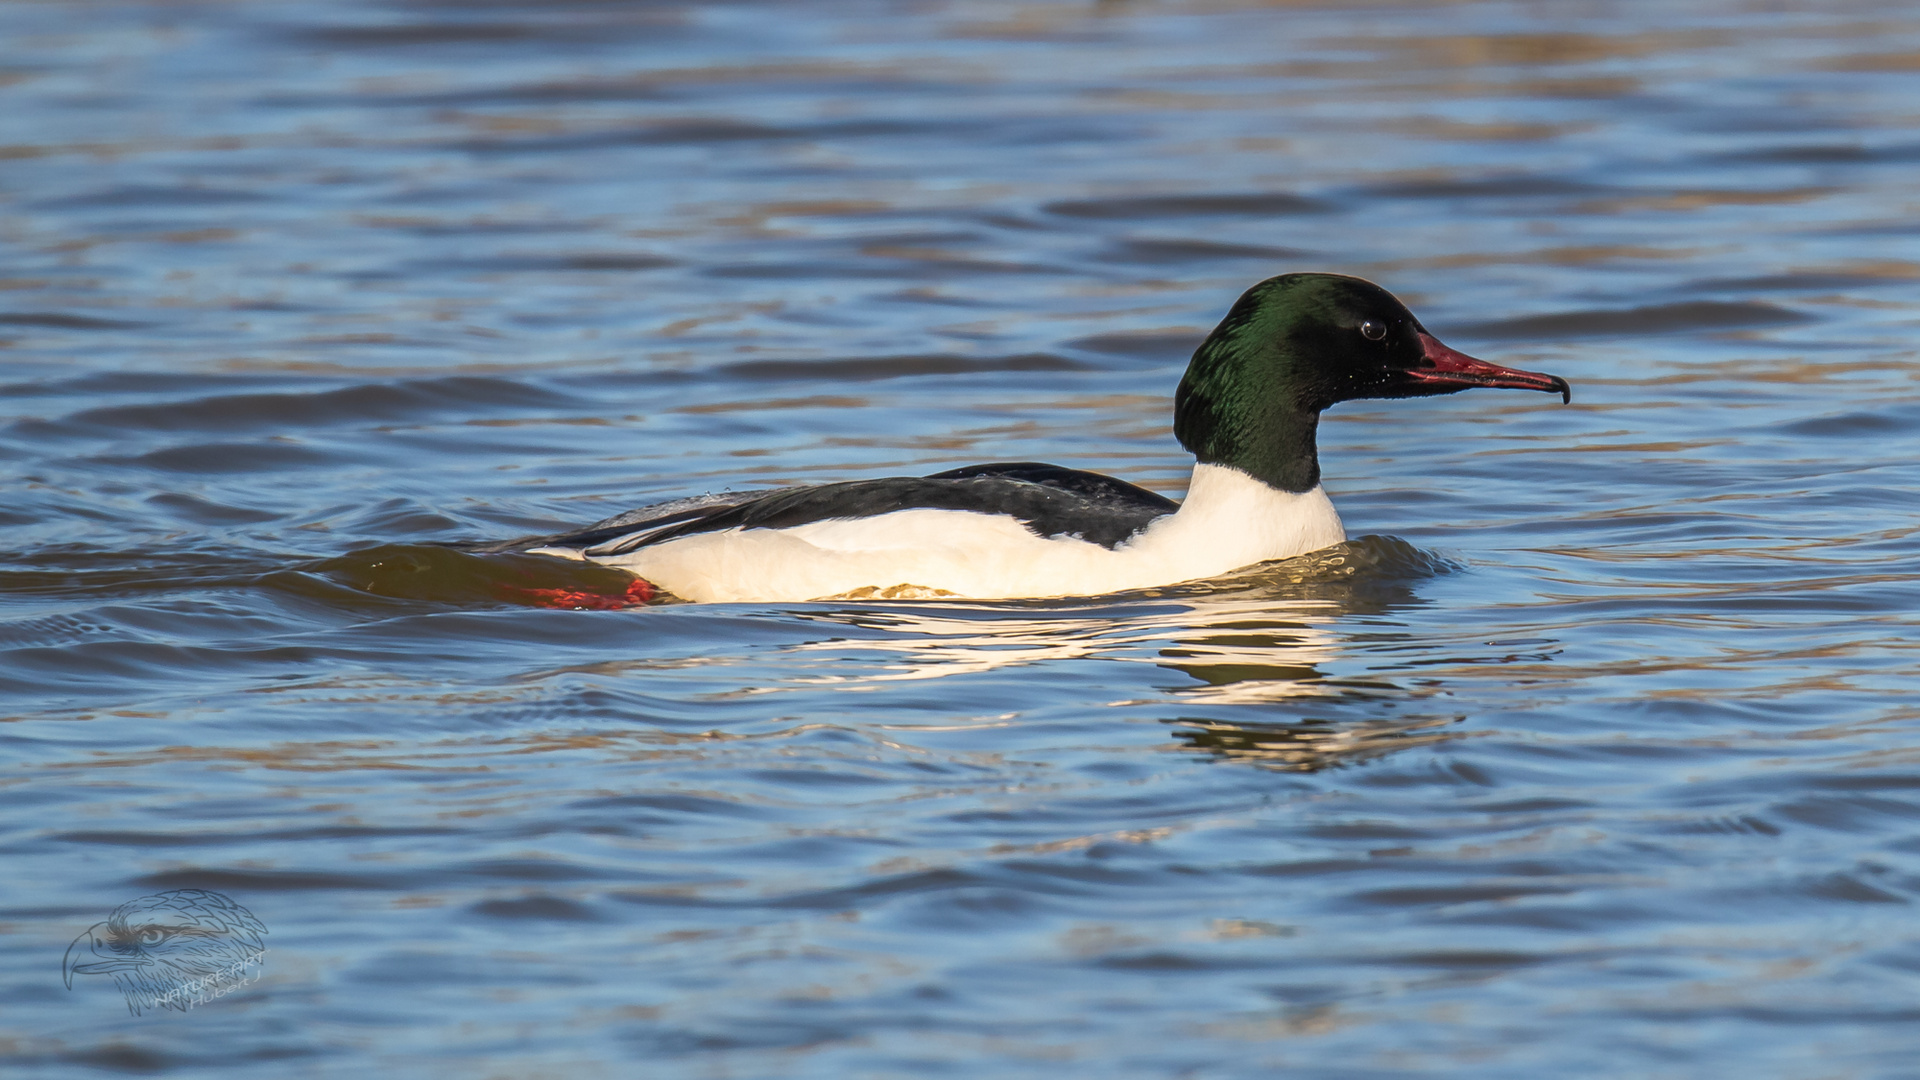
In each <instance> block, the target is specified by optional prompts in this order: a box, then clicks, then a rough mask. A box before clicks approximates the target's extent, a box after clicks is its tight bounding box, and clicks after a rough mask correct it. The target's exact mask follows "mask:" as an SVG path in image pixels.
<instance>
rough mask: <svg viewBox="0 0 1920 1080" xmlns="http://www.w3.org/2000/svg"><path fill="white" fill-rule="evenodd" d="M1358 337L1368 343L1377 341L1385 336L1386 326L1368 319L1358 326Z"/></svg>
mask: <svg viewBox="0 0 1920 1080" xmlns="http://www.w3.org/2000/svg"><path fill="white" fill-rule="evenodd" d="M1360 336H1361V337H1363V338H1366V339H1367V340H1368V341H1379V340H1380V339H1381V338H1383V337H1386V336H1387V324H1386V323H1379V322H1374V321H1373V320H1372V319H1368V320H1366V321H1365V322H1362V323H1361V324H1360Z"/></svg>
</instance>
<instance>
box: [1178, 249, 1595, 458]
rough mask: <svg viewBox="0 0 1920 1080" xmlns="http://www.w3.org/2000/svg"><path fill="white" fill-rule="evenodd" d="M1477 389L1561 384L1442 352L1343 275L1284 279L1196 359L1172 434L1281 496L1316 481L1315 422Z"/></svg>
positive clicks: (1252, 298) (1271, 283) (1391, 303)
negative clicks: (1335, 410)
mask: <svg viewBox="0 0 1920 1080" xmlns="http://www.w3.org/2000/svg"><path fill="white" fill-rule="evenodd" d="M1476 386H1490V387H1510V388H1513V389H1518V390H1544V391H1548V392H1550V393H1557V394H1559V395H1561V398H1562V400H1571V397H1572V391H1571V390H1570V389H1569V388H1568V386H1567V382H1566V380H1565V379H1562V378H1560V377H1559V376H1557V375H1543V374H1539V373H1537V372H1531V371H1519V370H1516V369H1513V368H1506V367H1501V366H1500V365H1498V364H1489V363H1487V362H1485V361H1483V360H1476V359H1474V358H1473V357H1471V356H1468V355H1466V354H1465V353H1460V352H1455V351H1454V350H1452V349H1450V348H1448V347H1447V346H1445V345H1443V344H1441V343H1440V342H1439V340H1438V339H1436V338H1435V337H1434V336H1433V335H1432V334H1429V333H1427V330H1426V327H1424V326H1421V325H1420V320H1419V319H1416V318H1414V316H1413V313H1412V312H1411V311H1408V310H1407V308H1406V305H1405V304H1402V303H1401V302H1400V301H1398V300H1396V299H1394V297H1393V294H1392V293H1389V292H1387V291H1386V290H1385V289H1383V288H1381V287H1380V286H1378V285H1375V284H1374V283H1373V282H1371V281H1366V280H1363V279H1361V278H1356V277H1347V276H1344V275H1341V274H1282V275H1281V276H1279V277H1274V278H1268V279H1267V280H1265V281H1262V282H1261V283H1259V284H1258V285H1255V286H1254V287H1253V288H1251V289H1248V290H1247V291H1246V293H1245V294H1243V295H1242V296H1241V297H1240V299H1239V301H1238V302H1236V303H1235V304H1234V305H1233V308H1232V310H1230V311H1228V312H1227V317H1226V318H1224V319H1222V320H1221V321H1220V325H1219V326H1216V327H1214V329H1213V333H1211V334H1208V335H1207V339H1206V340H1205V341H1203V342H1201V343H1200V348H1199V349H1197V350H1195V352H1194V354H1193V361H1192V363H1190V364H1189V365H1188V366H1187V374H1186V377H1185V378H1183V379H1181V380H1180V389H1179V391H1178V392H1177V393H1176V394H1175V396H1174V410H1173V431H1174V435H1175V436H1177V437H1178V438H1179V440H1180V444H1181V445H1182V446H1185V447H1186V448H1187V449H1188V450H1190V451H1192V453H1193V455H1194V456H1195V457H1196V458H1198V459H1199V460H1200V461H1202V462H1204V463H1207V464H1217V465H1229V466H1232V467H1234V468H1237V469H1241V470H1243V471H1245V472H1247V473H1250V474H1252V475H1253V476H1256V477H1258V478H1259V479H1261V480H1264V481H1266V482H1267V483H1269V484H1272V485H1274V486H1275V487H1278V488H1282V489H1284V490H1287V491H1308V490H1311V489H1312V488H1313V487H1314V486H1315V485H1316V484H1318V483H1319V482H1320V462H1319V459H1318V455H1317V454H1316V452H1315V447H1314V429H1315V427H1316V426H1317V425H1318V422H1319V414H1320V411H1321V410H1323V409H1326V408H1328V407H1329V406H1332V405H1334V404H1336V403H1337V402H1342V401H1351V400H1353V399H1355V398H1406V397H1430V396H1432V395H1435V394H1452V393H1457V392H1459V391H1461V390H1469V389H1472V388H1474V387H1476Z"/></svg>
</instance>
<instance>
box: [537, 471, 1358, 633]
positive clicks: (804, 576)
mask: <svg viewBox="0 0 1920 1080" xmlns="http://www.w3.org/2000/svg"><path fill="white" fill-rule="evenodd" d="M1346 538H1347V534H1346V531H1345V530H1344V529H1342V528H1341V526H1340V515H1339V514H1338V513H1336V512H1335V511H1334V509H1333V503H1332V501H1330V500H1329V499H1328V498H1327V495H1326V492H1324V491H1322V490H1321V489H1320V488H1318V487H1316V488H1314V489H1313V490H1312V491H1308V492H1304V493H1301V494H1294V493H1293V492H1288V491H1281V490H1279V489H1277V488H1274V487H1271V486H1269V485H1267V484H1265V483H1262V482H1261V481H1259V480H1255V479H1254V478H1253V477H1251V476H1248V475H1247V474H1246V473H1243V472H1241V471H1240V470H1238V469H1234V468H1229V467H1227V466H1224V465H1195V466H1194V469H1193V482H1192V483H1191V484H1190V485H1189V486H1188V488H1187V499H1186V501H1185V502H1183V503H1181V504H1180V509H1179V510H1178V511H1177V512H1175V513H1171V514H1168V515H1166V516H1164V517H1161V518H1157V519H1155V520H1154V522H1153V523H1152V524H1150V525H1148V526H1147V527H1146V528H1145V529H1143V530H1142V531H1141V532H1140V533H1139V534H1137V535H1135V536H1134V537H1133V538H1132V539H1131V540H1129V541H1128V542H1127V543H1125V544H1122V545H1120V546H1119V547H1117V548H1112V549H1109V548H1104V547H1101V546H1100V545H1099V544H1093V543H1088V542H1087V541H1085V540H1079V539H1074V538H1070V537H1063V538H1060V539H1051V540H1050V539H1047V538H1045V537H1041V536H1036V535H1034V534H1033V532H1032V531H1031V530H1029V529H1028V528H1027V527H1026V526H1025V525H1023V524H1021V522H1020V521H1019V520H1018V519H1016V518H1013V517H1009V516H1007V515H1004V514H983V513H977V512H974V511H968V510H896V511H894V512H893V513H890V514H877V515H875V516H873V517H864V518H842V519H836V520H832V521H818V522H814V523H812V524H808V525H800V526H796V527H794V528H791V529H731V530H728V531H725V532H712V533H697V534H695V535H693V536H688V537H685V538H683V539H679V540H669V541H666V542H664V543H660V544H653V545H650V546H648V547H643V548H640V549H639V550H637V551H633V552H630V553H628V554H625V555H616V556H610V557H608V558H605V559H595V560H594V561H596V562H604V563H606V564H608V565H610V566H618V567H620V568H622V569H624V570H628V571H631V572H633V573H635V574H638V575H639V576H641V577H643V578H645V579H647V580H648V581H651V582H653V583H654V584H655V585H658V586H660V587H661V588H663V589H666V590H667V591H668V592H670V593H672V594H673V595H675V596H678V597H680V598H682V599H685V600H694V601H701V602H717V601H737V600H815V599H820V598H823V597H829V596H839V595H841V594H843V593H851V592H856V591H860V590H863V589H870V588H871V589H889V588H891V587H893V586H901V585H906V586H915V587H918V588H919V589H925V590H938V591H939V592H943V593H950V594H953V595H955V596H967V597H974V598H977V599H982V600H991V599H1010V598H1014V597H1031V596H1091V595H1095V594H1098V593H1109V592H1119V591H1122V590H1125V589H1142V588H1147V587H1150V586H1154V585H1170V584H1173V583H1174V582H1178V581H1192V580H1195V579H1197V578H1207V577H1214V576H1216V575H1219V574H1224V573H1226V572H1227V571H1229V570H1236V569H1239V568H1240V567H1243V566H1251V565H1253V564H1254V563H1259V562H1265V561H1267V560H1269V559H1285V558H1291V557H1292V556H1295V555H1300V554H1304V553H1306V552H1309V551H1316V550H1318V549H1320V548H1323V547H1327V546H1329V545H1332V544H1337V543H1339V542H1341V541H1342V540H1345V539H1346ZM538 550H539V551H540V552H541V553H543V554H549V555H562V556H566V557H569V558H575V559H578V558H581V557H582V556H581V553H580V552H578V551H575V550H571V549H564V548H541V549H538Z"/></svg>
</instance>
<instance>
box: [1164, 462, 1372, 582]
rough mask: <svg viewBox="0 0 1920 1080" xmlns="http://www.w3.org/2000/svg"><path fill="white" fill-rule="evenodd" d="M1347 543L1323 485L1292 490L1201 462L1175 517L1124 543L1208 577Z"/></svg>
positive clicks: (1166, 519)
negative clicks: (1168, 559)
mask: <svg viewBox="0 0 1920 1080" xmlns="http://www.w3.org/2000/svg"><path fill="white" fill-rule="evenodd" d="M1346 538H1347V534H1346V530H1345V529H1344V528H1342V527H1341V525H1340V515H1339V513H1338V512H1336V511H1335V510H1334V508H1333V502H1332V501H1331V500H1330V499H1328V498H1327V493H1326V492H1325V491H1323V490H1321V489H1320V487H1319V486H1318V485H1315V487H1314V488H1313V489H1312V490H1311V491H1302V492H1292V491H1282V490H1280V489H1279V488H1276V487H1274V486H1272V485H1271V484H1268V483H1265V482H1264V481H1260V480H1256V479H1254V478H1253V477H1252V476H1249V475H1248V474H1246V473H1244V472H1241V471H1240V470H1239V469H1235V468H1232V467H1230V466H1226V465H1207V464H1198V465H1195V466H1194V467H1193V481H1192V483H1191V484H1189V485H1188V487H1187V498H1186V501H1185V502H1183V503H1181V504H1180V509H1179V511H1178V512H1177V513H1173V514H1169V515H1168V516H1166V517H1164V518H1161V519H1160V520H1158V521H1156V522H1154V523H1153V524H1152V525H1151V526H1149V527H1148V528H1147V530H1146V531H1145V532H1143V533H1141V534H1140V535H1139V536H1137V537H1135V538H1134V539H1133V541H1132V542H1131V543H1129V544H1127V545H1126V546H1127V547H1129V548H1133V549H1135V550H1138V551H1140V552H1141V553H1142V554H1149V553H1151V554H1155V555H1160V556H1163V557H1167V558H1171V559H1175V560H1177V561H1178V562H1180V563H1182V564H1183V567H1182V569H1183V570H1184V569H1189V568H1190V569H1192V570H1194V571H1195V572H1193V573H1190V574H1187V575H1186V577H1210V576H1212V575H1214V574H1221V573H1225V572H1226V571H1228V570H1233V569H1237V568H1239V567H1242V566H1250V565H1252V564H1254V563H1258V562H1266V561H1267V560H1269V559H1288V558H1292V557H1293V556H1295V555H1302V554H1305V553H1306V552H1309V551H1316V550H1318V549H1320V548H1323V547H1328V546H1330V545H1332V544H1337V543H1339V542H1341V541H1342V540H1345V539H1346Z"/></svg>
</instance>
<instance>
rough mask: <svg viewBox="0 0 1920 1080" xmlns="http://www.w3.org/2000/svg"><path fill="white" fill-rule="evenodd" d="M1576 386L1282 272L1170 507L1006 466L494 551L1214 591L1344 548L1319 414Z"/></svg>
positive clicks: (742, 570)
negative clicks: (1192, 586)
mask: <svg viewBox="0 0 1920 1080" xmlns="http://www.w3.org/2000/svg"><path fill="white" fill-rule="evenodd" d="M1477 386H1491V387H1509V388H1513V389H1519V390H1542V391H1547V392H1550V393H1558V394H1559V395H1560V396H1561V400H1562V401H1563V402H1565V401H1571V400H1572V391H1571V389H1570V388H1569V387H1568V386H1567V382H1566V380H1565V379H1562V378H1560V377H1559V376H1556V375H1544V374H1540V373H1537V372H1532V371H1519V370H1516V369H1513V368H1506V367H1501V366H1500V365H1498V364H1490V363H1487V362H1486V361H1483V360H1476V359H1474V358H1473V357H1471V356H1467V355H1466V354H1464V353H1459V352H1455V351H1454V350H1453V349H1450V348H1448V347H1447V346H1445V345H1443V344H1441V343H1440V342H1439V340H1438V339H1436V338H1435V337H1434V336H1433V335H1432V334H1429V333H1428V332H1427V330H1426V328H1425V327H1423V326H1421V325H1420V320H1418V319H1416V318H1414V316H1413V313H1412V312H1410V311H1408V310H1407V308H1406V305H1404V304H1402V303H1400V301H1399V300H1397V299H1395V298H1394V297H1393V295H1392V294H1391V293H1389V292H1387V291H1386V290H1385V289H1383V288H1381V287H1380V286H1378V285H1375V284H1373V283H1372V282H1370V281H1365V280H1363V279H1361V278H1355V277H1347V276H1344V275H1340V274H1283V275H1281V276H1279V277H1274V278H1268V279H1267V280H1265V281H1262V282H1260V283H1259V284H1258V285H1255V286H1254V287H1253V288H1251V289H1248V290H1247V291H1246V293H1245V294H1243V295H1242V296H1241V297H1240V299H1239V300H1238V301H1237V302H1236V303H1235V304H1234V305H1233V308H1232V309H1231V310H1230V311H1228V312H1227V315H1226V318H1224V319H1222V320H1221V321H1220V325H1219V326H1216V327H1214V330H1213V332H1212V333H1211V334H1208V335H1207V338H1206V340H1205V341H1203V342H1201V343H1200V347H1199V348H1198V349H1197V350H1195V351H1194V354H1193V360H1192V362H1191V363H1190V364H1189V365H1188V366H1187V373H1186V376H1185V377H1184V378H1182V379H1181V380H1180V388H1179V390H1178V391H1177V392H1176V393H1175V395H1174V399H1173V433H1174V436H1175V437H1176V438H1178V439H1179V440H1180V445H1182V446H1184V447H1186V448H1187V450H1188V451H1190V452H1191V453H1192V454H1193V456H1194V458H1195V459H1196V462H1195V464H1194V467H1193V480H1192V482H1191V483H1190V484H1189V485H1188V488H1187V497H1186V501H1184V502H1179V503H1176V502H1174V501H1172V500H1171V499H1168V498H1165V497H1163V496H1161V495H1157V494H1155V493H1153V492H1151V491H1147V490H1146V489H1144V488H1140V487H1135V486H1134V485H1132V484H1129V483H1127V482H1125V481H1123V480H1116V479H1114V478H1113V477H1110V476H1102V475H1100V474H1099V473H1091V472H1081V471H1079V470H1077V469H1066V468H1061V467H1060V466H1057V465H1041V464H1037V463H1034V462H1012V463H1000V464H993V465H970V466H967V467H965V468H960V469H950V470H948V471H946V472H939V473H934V474H933V475H931V476H924V477H909V476H896V477H886V478H883V479H876V480H854V481H850V482H846V483H836V484H819V485H815V486H811V487H798V488H783V489H777V490H773V491H752V492H742V493H728V494H722V495H706V496H700V497H698V498H693V499H681V500H677V501H674V502H668V503H661V504H658V505H655V506H648V507H643V508H641V509H638V510H632V511H629V512H627V513H624V514H621V515H619V516H618V517H613V518H609V519H607V520H605V521H602V522H599V523H597V524H594V525H589V526H587V527H586V528H584V529H580V530H577V531H574V532H569V533H561V534H558V535H554V536H541V537H529V538H526V539H523V540H516V541H510V542H508V543H505V544H499V545H495V546H493V547H492V548H490V549H487V550H493V551H523V552H531V553H535V554H545V555H557V556H562V557H564V558H569V559H588V560H592V561H594V562H599V563H605V564H607V565H609V566H616V567H619V568H621V569H623V570H626V571H628V572H629V573H632V574H633V575H635V576H636V577H639V578H642V579H644V580H645V581H647V582H651V583H652V584H653V585H654V586H656V587H658V588H660V589H664V590H665V591H667V592H669V593H671V594H673V595H674V596H677V597H679V598H681V599H684V600H692V601H708V602H711V601H743V600H749V601H750V600H763V601H794V600H818V599H829V598H842V597H849V596H853V597H872V596H881V597H887V598H914V597H934V596H961V597H974V598H979V599H1009V598H1014V597H1042V596H1088V595H1095V594H1099V593H1111V592H1120V591H1123V590H1127V589H1140V588H1149V587H1152V586H1157V585H1169V584H1173V583H1175V582H1181V581H1193V580H1196V579H1200V578H1208V577H1215V576H1218V575H1220V574H1224V573H1226V572H1228V571H1230V570H1237V569H1240V568H1241V567H1246V566H1251V565H1253V564H1255V563H1261V562H1266V561H1268V560H1272V559H1286V558H1291V557H1293V556H1295V555H1301V554H1304V553H1306V552H1309V551H1315V550H1318V549H1320V548H1324V547H1328V546H1331V545H1333V544H1337V543H1340V542H1341V541H1343V540H1345V539H1346V532H1345V530H1344V529H1342V528H1341V525H1340V515H1339V514H1338V513H1336V512H1335V511H1334V509H1333V503H1332V502H1331V501H1329V500H1328V498H1327V494H1326V492H1325V491H1323V490H1322V489H1321V487H1320V460H1319V456H1318V454H1317V452H1316V450H1315V445H1314V431H1315V429H1316V428H1317V427H1318V425H1319V422H1320V413H1321V411H1322V410H1323V409H1326V408H1328V407H1330V406H1332V405H1334V404H1336V403H1338V402H1342V401H1352V400H1354V399H1357V398H1409V397H1430V396H1433V395H1436V394H1452V393H1456V392H1458V391H1461V390H1468V389H1472V388H1473V387H1477Z"/></svg>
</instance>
